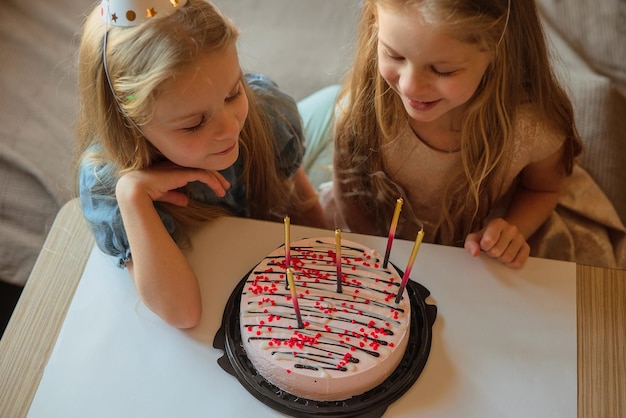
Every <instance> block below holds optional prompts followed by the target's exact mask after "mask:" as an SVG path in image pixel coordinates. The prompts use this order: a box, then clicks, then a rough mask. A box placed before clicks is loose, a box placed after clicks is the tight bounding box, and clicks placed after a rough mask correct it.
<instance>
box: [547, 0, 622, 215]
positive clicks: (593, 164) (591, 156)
mask: <svg viewBox="0 0 626 418" xmlns="http://www.w3.org/2000/svg"><path fill="white" fill-rule="evenodd" d="M540 3H542V4H543V3H546V4H547V3H550V4H552V2H549V1H547V0H540ZM557 3H558V4H563V5H565V4H567V5H568V7H570V8H575V7H574V6H575V5H580V4H582V3H583V2H580V1H575V2H563V3H561V2H554V5H553V7H554V10H556V9H557ZM590 3H593V2H590ZM603 3H606V2H600V3H599V4H603ZM585 4H586V3H585ZM581 10H582V9H581ZM563 13H565V12H563ZM568 13H569V14H568V16H579V12H576V13H574V12H572V11H570V12H568ZM572 26H576V25H575V24H574V23H572ZM578 26H580V25H578ZM544 27H545V29H546V35H547V37H548V42H549V45H550V47H551V51H552V61H553V64H554V68H555V71H556V73H557V75H558V76H559V78H560V80H561V81H562V83H563V85H564V87H565V89H566V90H567V91H568V93H569V95H570V98H571V99H572V103H573V106H574V114H575V117H576V123H577V127H578V130H579V133H580V135H581V137H582V140H583V142H584V145H585V149H584V151H583V154H582V156H581V159H580V163H581V165H582V166H583V167H584V168H585V169H586V170H587V171H588V172H589V173H590V174H591V176H592V177H593V178H594V180H595V181H596V182H597V183H598V185H599V186H600V187H601V188H602V190H603V191H604V192H605V193H606V194H607V196H608V197H609V199H610V200H611V202H612V203H613V205H614V206H615V209H616V210H617V212H618V213H619V215H620V217H621V219H622V221H624V222H626V193H624V189H625V185H626V96H625V95H624V92H623V91H621V92H620V87H619V85H618V84H617V83H616V82H615V81H613V80H612V79H611V78H609V77H608V76H607V75H603V74H601V73H599V72H597V71H596V70H595V69H594V68H593V67H592V65H591V64H590V63H588V62H587V61H585V60H584V59H583V57H582V56H581V55H580V54H578V53H577V52H576V51H575V49H574V48H573V47H572V45H571V44H570V43H569V42H568V41H566V40H565V39H564V38H563V37H562V36H561V35H560V34H559V32H558V31H557V30H556V29H555V28H554V27H552V26H551V24H550V22H549V21H547V20H546V21H544ZM572 32H574V31H573V29H572ZM616 33H617V31H616ZM622 44H623V45H626V43H624V42H623V41H622ZM598 49H602V47H601V46H599V47H598ZM622 59H624V58H622ZM621 65H622V71H623V69H624V68H626V61H622V63H621ZM617 72H618V73H619V71H617Z"/></svg>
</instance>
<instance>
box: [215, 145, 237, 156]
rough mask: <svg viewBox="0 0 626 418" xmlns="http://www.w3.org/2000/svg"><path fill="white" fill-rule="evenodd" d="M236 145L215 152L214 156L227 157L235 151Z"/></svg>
mask: <svg viewBox="0 0 626 418" xmlns="http://www.w3.org/2000/svg"><path fill="white" fill-rule="evenodd" d="M236 145H237V144H234V145H233V146H231V147H228V148H226V149H225V150H224V151H221V152H216V153H215V154H214V155H219V156H223V155H228V154H230V153H231V152H232V151H233V150H234V149H235V146H236Z"/></svg>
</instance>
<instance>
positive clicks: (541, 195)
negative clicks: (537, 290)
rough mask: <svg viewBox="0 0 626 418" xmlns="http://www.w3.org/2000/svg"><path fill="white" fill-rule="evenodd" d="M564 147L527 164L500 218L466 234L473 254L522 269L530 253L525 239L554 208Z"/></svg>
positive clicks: (467, 247) (558, 188)
mask: <svg viewBox="0 0 626 418" xmlns="http://www.w3.org/2000/svg"><path fill="white" fill-rule="evenodd" d="M562 156H563V148H562V147H561V148H560V149H559V150H558V151H556V152H555V153H553V154H552V155H550V156H549V157H547V158H545V159H543V160H541V161H538V162H535V163H532V164H529V165H528V166H526V167H525V168H524V169H523V170H522V173H521V179H520V184H519V186H518V189H517V191H516V193H515V195H514V196H513V200H512V202H511V204H510V206H509V208H508V211H507V214H506V216H505V217H504V218H503V219H500V218H498V219H494V220H492V221H490V222H489V223H488V224H487V226H486V227H485V228H483V229H482V230H480V231H478V232H475V233H472V234H469V235H468V236H467V239H466V240H465V248H466V249H467V250H468V251H469V252H470V254H472V255H474V256H476V255H478V253H479V252H480V251H481V250H482V251H484V252H486V253H487V254H488V255H489V256H491V257H494V258H497V259H499V260H500V261H502V262H503V263H505V264H507V265H509V266H510V267H513V268H521V267H522V266H523V264H524V263H525V262H526V259H527V258H528V256H529V254H530V247H529V246H528V244H527V242H526V240H527V239H528V238H529V237H530V236H531V235H532V234H534V233H535V232H536V231H537V229H539V227H540V226H541V225H542V224H543V223H544V222H545V221H546V220H547V219H548V217H549V216H550V214H551V213H552V211H554V208H555V207H556V204H557V201H558V198H559V193H560V190H561V186H562V184H563V180H564V178H565V173H564V170H563V164H562Z"/></svg>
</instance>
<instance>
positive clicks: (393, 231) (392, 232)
mask: <svg viewBox="0 0 626 418" xmlns="http://www.w3.org/2000/svg"><path fill="white" fill-rule="evenodd" d="M403 202H404V200H403V199H402V198H401V197H399V198H398V200H397V201H396V209H395V210H394V212H393V218H392V219H391V227H390V228H389V238H388V239H387V250H386V251H385V261H383V268H384V269H386V268H387V264H388V263H389V254H390V253H391V244H392V243H393V238H394V237H395V235H396V228H397V227H398V218H400V210H402V203H403Z"/></svg>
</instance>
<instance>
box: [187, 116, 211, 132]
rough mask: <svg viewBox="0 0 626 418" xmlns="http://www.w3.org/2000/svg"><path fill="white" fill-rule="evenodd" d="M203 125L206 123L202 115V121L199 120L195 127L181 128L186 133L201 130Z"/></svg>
mask: <svg viewBox="0 0 626 418" xmlns="http://www.w3.org/2000/svg"><path fill="white" fill-rule="evenodd" d="M205 123H206V116H204V115H202V119H200V122H199V123H198V124H197V125H194V126H189V127H187V128H183V130H184V131H186V132H195V131H197V130H198V129H200V128H202V127H203V126H204V124H205Z"/></svg>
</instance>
